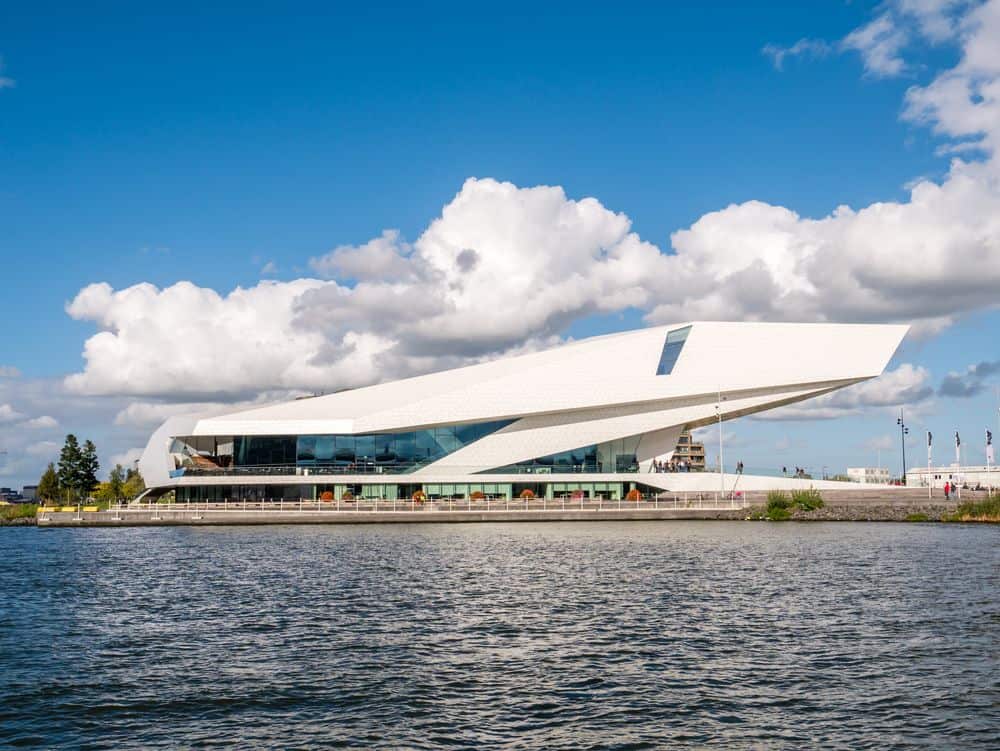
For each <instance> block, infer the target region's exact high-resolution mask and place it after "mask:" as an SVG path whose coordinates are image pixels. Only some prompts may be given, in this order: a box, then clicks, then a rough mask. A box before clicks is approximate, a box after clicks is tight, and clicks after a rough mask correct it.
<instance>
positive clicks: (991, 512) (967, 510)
mask: <svg viewBox="0 0 1000 751" xmlns="http://www.w3.org/2000/svg"><path fill="white" fill-rule="evenodd" d="M943 518H944V521H949V522H1000V493H994V494H993V495H991V496H989V497H988V498H984V499H983V500H981V501H978V502H975V501H971V502H969V503H963V504H962V505H961V506H959V507H958V508H957V509H955V513H953V514H948V515H947V516H945V517H943Z"/></svg>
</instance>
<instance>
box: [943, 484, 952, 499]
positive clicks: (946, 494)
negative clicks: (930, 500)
mask: <svg viewBox="0 0 1000 751" xmlns="http://www.w3.org/2000/svg"><path fill="white" fill-rule="evenodd" d="M950 495H951V485H950V484H949V483H948V481H947V480H945V482H944V499H945V500H946V501H947V500H948V498H949V497H950Z"/></svg>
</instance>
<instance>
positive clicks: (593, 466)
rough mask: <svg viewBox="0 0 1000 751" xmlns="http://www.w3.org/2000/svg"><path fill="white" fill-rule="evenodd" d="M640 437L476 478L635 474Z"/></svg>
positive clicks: (543, 458)
mask: <svg viewBox="0 0 1000 751" xmlns="http://www.w3.org/2000/svg"><path fill="white" fill-rule="evenodd" d="M640 438H641V436H630V437H628V438H619V439H616V440H614V441H605V442H604V443H599V444H593V445H590V446H581V447H580V448H576V449H570V450H569V451H560V452H559V453H557V454H548V455H546V456H536V457H534V458H532V459H525V460H524V461H520V462H517V463H515V464H509V465H507V466H506V467H496V468H494V469H489V470H486V472H485V473H480V474H501V473H516V474H522V473H523V474H531V473H534V474H548V473H558V474H569V473H574V472H591V473H594V472H638V471H639V463H638V461H637V460H636V451H637V450H638V448H639V440H640Z"/></svg>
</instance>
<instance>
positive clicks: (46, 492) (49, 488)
mask: <svg viewBox="0 0 1000 751" xmlns="http://www.w3.org/2000/svg"><path fill="white" fill-rule="evenodd" d="M38 497H39V498H40V499H41V500H44V501H54V500H56V499H57V498H59V475H58V474H56V465H55V464H53V463H52V462H49V466H48V467H46V468H45V472H43V473H42V479H41V480H39V481H38Z"/></svg>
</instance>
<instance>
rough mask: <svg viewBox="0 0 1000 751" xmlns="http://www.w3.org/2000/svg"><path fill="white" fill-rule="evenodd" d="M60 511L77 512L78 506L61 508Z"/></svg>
mask: <svg viewBox="0 0 1000 751" xmlns="http://www.w3.org/2000/svg"><path fill="white" fill-rule="evenodd" d="M59 510H60V511H76V506H61V507H60V508H59Z"/></svg>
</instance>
